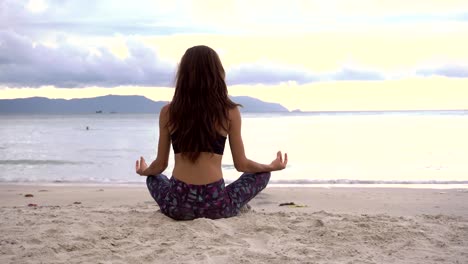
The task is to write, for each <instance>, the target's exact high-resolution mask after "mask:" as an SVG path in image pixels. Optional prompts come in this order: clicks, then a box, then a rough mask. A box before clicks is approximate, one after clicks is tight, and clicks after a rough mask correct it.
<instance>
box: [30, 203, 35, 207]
mask: <svg viewBox="0 0 468 264" xmlns="http://www.w3.org/2000/svg"><path fill="white" fill-rule="evenodd" d="M28 206H29V207H37V204H34V203H30V204H28Z"/></svg>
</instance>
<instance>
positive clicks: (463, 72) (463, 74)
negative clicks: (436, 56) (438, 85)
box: [417, 65, 468, 78]
mask: <svg viewBox="0 0 468 264" xmlns="http://www.w3.org/2000/svg"><path fill="white" fill-rule="evenodd" d="M417 74H418V75H422V76H432V75H438V76H445V77H450V78H468V66H462V65H447V66H442V67H435V68H432V69H423V70H418V71H417Z"/></svg>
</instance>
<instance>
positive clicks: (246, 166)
mask: <svg viewBox="0 0 468 264" xmlns="http://www.w3.org/2000/svg"><path fill="white" fill-rule="evenodd" d="M229 116H230V124H229V145H230V147H231V152H232V159H233V162H234V167H235V168H236V170H237V171H240V172H253V173H254V172H269V171H276V170H282V169H284V168H286V164H287V163H288V154H285V155H284V160H283V155H282V154H281V151H278V153H276V159H275V160H273V161H272V162H271V163H270V164H261V163H257V162H255V161H252V160H250V159H248V158H247V157H246V156H245V150H244V142H243V141H242V135H241V126H242V118H241V114H240V111H239V108H237V107H236V108H235V109H232V110H231V111H230V112H229Z"/></svg>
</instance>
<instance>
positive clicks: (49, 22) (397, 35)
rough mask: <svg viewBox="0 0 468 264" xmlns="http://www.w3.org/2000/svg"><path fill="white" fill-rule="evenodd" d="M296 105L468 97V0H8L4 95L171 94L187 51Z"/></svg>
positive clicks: (241, 90)
mask: <svg viewBox="0 0 468 264" xmlns="http://www.w3.org/2000/svg"><path fill="white" fill-rule="evenodd" d="M198 44H205V45H209V46H211V47H212V48H214V49H215V50H217V51H218V53H219V55H220V56H221V59H222V61H223V64H224V66H225V69H226V71H227V82H228V84H229V85H230V86H229V87H230V88H229V89H230V94H232V95H249V96H255V97H257V98H260V99H264V100H269V101H276V102H279V103H282V104H283V105H285V106H286V107H288V108H290V109H291V110H292V109H296V108H301V109H303V110H348V109H349V110H352V109H421V108H424V109H460V108H465V109H468V49H467V48H466V47H468V1H465V0H463V1H460V0H445V1H440V0H426V1H422V0H412V1H403V0H392V1H376V0H353V1H351V0H310V1H307V0H296V1H295V0H291V1H267V0H237V1H235V0H232V1H216V0H212V1H208V0H203V1H182V0H174V1H165V0H159V1H138V0H134V1H111V0H97V1H80V0H29V1H18V0H0V98H18V97H30V96H44V97H51V98H76V97H92V96H98V95H105V94H109V93H112V94H141V95H145V96H147V97H149V98H151V99H154V100H170V99H171V97H172V93H173V89H172V88H171V87H173V81H174V80H173V79H174V73H175V70H176V67H177V63H178V61H179V59H180V57H181V56H182V54H183V53H184V51H185V50H186V49H187V48H189V47H191V46H193V45H198Z"/></svg>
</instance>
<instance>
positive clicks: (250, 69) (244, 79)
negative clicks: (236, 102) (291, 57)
mask: <svg viewBox="0 0 468 264" xmlns="http://www.w3.org/2000/svg"><path fill="white" fill-rule="evenodd" d="M226 75H227V77H226V79H227V80H226V81H227V83H228V84H230V85H236V84H260V83H261V84H279V83H282V82H288V81H295V82H297V83H309V82H314V81H317V80H318V79H317V77H316V76H314V75H313V74H311V73H310V72H308V71H307V70H305V69H299V68H294V67H291V66H283V65H277V64H276V65H275V64H273V63H265V62H264V63H251V64H241V65H238V66H235V67H232V68H230V69H229V70H228V72H227V74H226Z"/></svg>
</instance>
